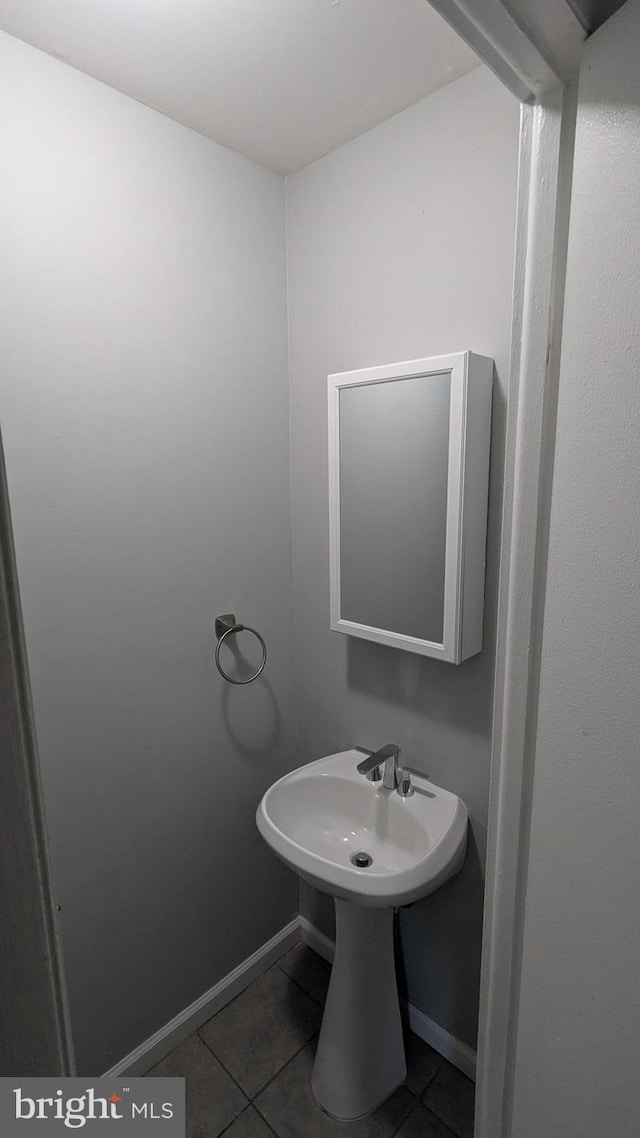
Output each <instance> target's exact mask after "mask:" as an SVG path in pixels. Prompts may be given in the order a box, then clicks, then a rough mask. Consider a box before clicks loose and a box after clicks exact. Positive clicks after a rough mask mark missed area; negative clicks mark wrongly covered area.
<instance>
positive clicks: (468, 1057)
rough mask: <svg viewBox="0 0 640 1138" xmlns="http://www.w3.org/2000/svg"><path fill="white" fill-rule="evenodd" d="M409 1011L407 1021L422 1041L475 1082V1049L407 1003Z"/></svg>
mask: <svg viewBox="0 0 640 1138" xmlns="http://www.w3.org/2000/svg"><path fill="white" fill-rule="evenodd" d="M405 1007H406V1009H407V1021H408V1023H409V1027H410V1028H411V1030H412V1031H413V1032H415V1034H416V1035H419V1036H420V1039H424V1042H425V1043H428V1044H429V1046H430V1047H433V1050H434V1051H437V1052H438V1054H439V1055H442V1057H443V1058H444V1059H448V1060H449V1062H450V1063H452V1064H453V1066H454V1067H457V1068H458V1070H459V1071H462V1073H463V1075H466V1076H467V1078H469V1079H473V1080H474V1082H475V1077H476V1053H475V1051H474V1050H473V1047H469V1044H468V1043H465V1042H464V1040H462V1039H456V1037H455V1035H452V1034H451V1032H450V1031H447V1029H446V1028H444V1027H442V1026H441V1025H440V1024H439V1023H436V1021H435V1020H434V1019H431V1018H430V1016H428V1015H425V1013H424V1012H421V1011H420V1008H417V1007H416V1006H415V1004H410V1003H409V1002H408V1001H406V1002H405Z"/></svg>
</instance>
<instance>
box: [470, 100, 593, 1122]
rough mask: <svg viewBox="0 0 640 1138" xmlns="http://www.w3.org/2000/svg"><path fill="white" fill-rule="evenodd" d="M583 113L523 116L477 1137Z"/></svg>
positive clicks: (511, 1041)
mask: <svg viewBox="0 0 640 1138" xmlns="http://www.w3.org/2000/svg"><path fill="white" fill-rule="evenodd" d="M563 103H564V106H563ZM573 114H574V112H573V110H572V99H571V98H570V97H569V98H567V97H566V96H563V90H562V89H561V88H557V89H556V90H555V91H554V92H552V93H551V94H550V95H549V96H548V97H547V98H546V99H545V100H544V101H543V102H541V103H538V104H536V105H534V106H531V107H523V108H522V136H521V161H520V171H519V186H518V217H517V243H516V269H515V287H514V313H513V333H512V358H511V368H510V385H509V405H508V410H507V429H506V455H505V481H506V493H505V503H504V511H503V532H502V556H501V565H500V593H499V599H498V626H497V646H496V661H497V664H496V682H495V695H494V712H493V743H492V766H491V784H490V791H489V821H488V832H487V863H486V890H485V908H484V926H483V949H482V976H481V987H480V1020H479V1035H478V1096H477V1110H476V1129H475V1135H476V1138H503V1136H505V1138H506V1136H507V1135H509V1134H510V1109H511V1094H512V1081H513V1061H514V1048H515V1033H516V1028H517V1022H516V1017H517V1005H518V988H519V969H520V955H521V945H520V925H521V920H522V911H523V906H524V896H525V889H526V865H527V848H526V847H527V831H528V825H529V813H530V784H531V781H532V770H533V743H534V739H535V708H536V704H537V692H538V658H539V650H540V639H541V629H542V611H543V606H544V589H545V571H544V565H545V558H546V528H547V522H548V513H549V501H550V482H551V475H550V471H551V465H552V457H553V447H554V422H555V401H556V387H557V376H558V367H559V346H560V330H561V321H562V299H563V289H564V277H565V262H566V241H567V231H568V210H569V199H570V194H569V185H570V173H571V154H572V136H573Z"/></svg>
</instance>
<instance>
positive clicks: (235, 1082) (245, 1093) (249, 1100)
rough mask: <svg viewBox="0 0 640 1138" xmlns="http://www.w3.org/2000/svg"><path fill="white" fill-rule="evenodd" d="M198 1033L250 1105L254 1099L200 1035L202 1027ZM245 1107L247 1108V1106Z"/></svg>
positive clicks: (199, 1037)
mask: <svg viewBox="0 0 640 1138" xmlns="http://www.w3.org/2000/svg"><path fill="white" fill-rule="evenodd" d="M212 1019H215V1016H212ZM207 1022H209V1021H207ZM196 1035H197V1036H198V1039H199V1040H200V1042H201V1043H204V1045H205V1047H206V1049H207V1051H209V1052H210V1054H211V1055H213V1058H214V1059H215V1060H216V1062H217V1063H219V1064H220V1066H221V1067H222V1070H223V1071H224V1072H225V1074H226V1075H228V1076H229V1078H230V1079H231V1082H232V1083H234V1084H235V1085H236V1087H237V1088H238V1090H239V1091H242V1094H243V1095H244V1097H245V1098H246V1100H247V1106H250V1105H251V1101H252V1100H251V1098H250V1096H249V1095H248V1094H247V1092H246V1091H245V1089H244V1087H241V1086H240V1083H239V1082H238V1080H237V1079H234V1077H233V1075H232V1074H231V1071H230V1070H229V1069H228V1067H225V1065H224V1063H223V1062H222V1059H221V1058H220V1056H219V1055H216V1053H215V1051H214V1050H213V1047H211V1046H210V1045H209V1044H208V1043H207V1041H206V1039H203V1037H202V1036H201V1035H200V1028H198V1029H197V1030H196ZM244 1109H245V1110H246V1107H245V1108H244ZM237 1117H238V1118H239V1117H240V1115H237Z"/></svg>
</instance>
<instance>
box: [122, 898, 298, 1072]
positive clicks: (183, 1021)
mask: <svg viewBox="0 0 640 1138" xmlns="http://www.w3.org/2000/svg"><path fill="white" fill-rule="evenodd" d="M299 941H300V918H299V917H296V918H295V919H294V920H293V921H290V922H289V924H288V925H285V927H284V928H283V929H280V932H278V933H276V935H275V936H273V937H271V940H268V941H267V943H266V944H263V945H262V947H261V948H259V949H257V951H256V952H254V953H252V955H251V956H249V957H247V959H246V960H243V962H242V964H239V965H238V967H237V968H234V969H233V971H232V972H229V974H228V975H227V976H224V977H223V978H222V980H220V981H219V982H218V983H217V984H214V986H213V988H210V989H209V991H208V992H205V993H204V994H203V995H202V996H200V997H199V998H198V999H197V1000H195V1001H194V1002H193V1003H192V1004H190V1005H189V1007H188V1008H184V1009H183V1011H181V1012H178V1015H177V1016H174V1018H173V1019H172V1020H169V1023H166V1024H165V1025H164V1027H161V1028H159V1030H158V1031H156V1032H155V1033H154V1034H153V1035H152V1036H150V1037H149V1039H146V1040H145V1041H144V1043H141V1044H140V1046H139V1047H136V1048H135V1050H134V1051H131V1052H130V1053H129V1054H128V1055H125V1057H124V1059H121V1060H120V1062H119V1063H116V1064H115V1065H114V1066H113V1067H111V1068H110V1069H109V1070H108V1071H105V1078H115V1077H116V1076H118V1075H125V1074H126V1075H144V1074H145V1073H146V1072H147V1071H149V1070H150V1068H151V1067H154V1066H155V1064H156V1063H159V1062H160V1060H161V1059H164V1057H165V1055H168V1054H169V1052H170V1051H173V1049H174V1047H177V1045H178V1044H179V1043H181V1042H182V1040H183V1039H186V1038H187V1036H189V1035H191V1033H192V1032H194V1031H196V1029H197V1028H199V1027H202V1024H203V1023H206V1022H207V1020H208V1019H211V1016H213V1015H216V1013H217V1012H219V1011H220V1010H221V1009H222V1008H224V1007H225V1005H226V1004H228V1003H230V1002H231V1000H233V999H235V997H236V996H237V995H239V993H240V992H242V991H243V989H244V988H247V987H248V986H249V984H252V983H253V981H254V980H257V979H258V976H261V975H262V973H263V972H266V970H267V969H268V968H270V967H271V965H272V964H275V962H276V961H277V960H279V959H280V957H282V956H284V954H285V952H288V951H289V949H291V948H293V947H294V945H296V944H298V943H299Z"/></svg>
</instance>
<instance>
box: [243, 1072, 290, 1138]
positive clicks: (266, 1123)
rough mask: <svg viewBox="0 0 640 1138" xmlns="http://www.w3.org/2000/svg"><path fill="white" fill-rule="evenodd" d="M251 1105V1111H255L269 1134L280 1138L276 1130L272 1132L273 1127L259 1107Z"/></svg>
mask: <svg viewBox="0 0 640 1138" xmlns="http://www.w3.org/2000/svg"><path fill="white" fill-rule="evenodd" d="M282 1069H283V1070H284V1067H283V1068H282ZM251 1105H252V1106H253V1109H254V1110H255V1112H256V1114H257V1115H258V1118H260V1119H262V1121H263V1122H264V1124H265V1126H267V1127H268V1129H269V1130H270V1131H271V1133H272V1134H274V1135H275V1138H280V1135H279V1134H278V1131H277V1130H274V1129H273V1126H272V1125H271V1123H270V1122H269V1121H268V1120H267V1119H266V1118H265V1116H264V1114H263V1113H262V1111H261V1110H260V1107H259V1106H256V1104H255V1103H252V1104H251Z"/></svg>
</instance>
